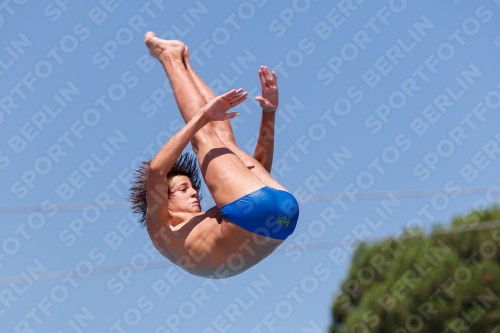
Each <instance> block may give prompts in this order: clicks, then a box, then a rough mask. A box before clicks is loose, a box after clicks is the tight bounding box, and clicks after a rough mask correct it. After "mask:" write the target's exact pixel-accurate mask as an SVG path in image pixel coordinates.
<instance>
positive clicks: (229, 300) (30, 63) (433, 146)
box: [0, 0, 500, 333]
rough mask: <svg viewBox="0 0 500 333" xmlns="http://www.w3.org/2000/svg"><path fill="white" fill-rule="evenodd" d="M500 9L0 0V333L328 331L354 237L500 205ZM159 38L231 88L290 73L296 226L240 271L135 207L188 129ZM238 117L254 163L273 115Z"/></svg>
mask: <svg viewBox="0 0 500 333" xmlns="http://www.w3.org/2000/svg"><path fill="white" fill-rule="evenodd" d="M171 6H173V7H171ZM498 16H500V5H499V4H498V1H486V0H482V1H460V0H457V1H440V2H437V1H415V0H399V1H394V0H390V1H389V0H387V1H361V0H358V1H354V0H353V1H333V2H330V1H312V0H311V1H309V0H302V1H295V0H294V1H280V2H277V1H275V2H271V1H266V0H251V1H250V0H249V1H242V2H232V1H225V2H222V3H221V2H218V3H217V4H213V3H211V2H208V1H204V0H199V1H187V2H182V3H181V2H176V3H175V4H173V5H172V4H169V3H167V2H166V1H161V0H154V1H153V0H151V1H141V2H123V1H118V0H116V1H111V0H109V1H108V0H106V1H104V0H103V1H100V2H84V3H83V2H82V3H80V2H75V1H68V0H66V1H64V0H58V1H52V2H51V1H26V3H24V4H22V1H17V2H16V1H2V5H1V6H0V31H1V33H0V35H1V37H0V133H1V138H2V139H1V140H0V174H1V178H0V182H1V186H0V197H1V198H2V201H1V203H0V205H1V206H2V214H0V220H1V229H0V230H1V231H0V281H1V282H0V323H1V324H0V326H1V331H2V332H9V333H10V332H56V333H58V332H64V333H66V332H158V333H159V332H205V333H210V332H266V333H267V332H319V331H322V332H324V331H326V330H327V327H328V326H329V325H330V323H331V316H330V306H331V305H332V303H333V296H334V294H335V293H336V292H337V291H338V288H339V285H340V283H341V281H342V280H343V279H344V278H345V277H346V275H347V269H348V266H349V262H350V254H351V251H352V249H353V248H354V246H355V244H356V242H357V241H359V240H363V239H370V240H374V239H378V238H380V237H383V236H386V235H392V234H396V233H397V232H398V231H400V230H402V229H404V228H406V227H414V226H420V227H423V228H425V229H426V230H428V229H429V228H430V227H431V226H432V225H433V224H437V223H441V224H447V223H448V222H449V221H450V219H451V218H452V217H453V216H455V215H457V214H463V213H466V212H468V211H470V210H471V209H472V207H473V206H474V205H479V204H486V205H490V204H492V203H493V202H495V201H497V200H498V197H499V193H500V191H499V190H498V189H499V186H500V178H499V177H500V175H499V173H498V170H499V166H500V162H499V155H500V151H499V149H498V146H499V145H500V134H499V133H498V129H497V127H498V124H499V121H500V115H499V112H498V110H499V108H500V85H499V83H500V68H499V67H498V59H499V55H500V35H499V31H500V30H499V22H500V21H499V20H498ZM148 30H152V31H155V32H156V33H157V35H159V36H163V37H165V38H175V39H181V40H182V41H184V42H185V43H186V45H188V46H189V48H190V51H191V54H192V63H193V66H194V67H195V69H196V70H197V71H198V72H199V74H200V76H201V77H202V78H203V79H204V80H206V81H207V82H208V83H209V84H210V86H211V87H212V88H213V89H214V90H216V91H217V92H218V93H220V92H222V91H223V90H225V89H229V88H236V87H243V88H244V89H246V90H249V91H250V92H251V94H252V95H256V94H259V90H260V86H259V80H258V75H257V70H258V68H259V66H260V65H267V66H269V67H270V68H271V69H274V70H275V71H276V72H277V74H278V77H279V88H280V108H279V110H278V116H277V135H276V145H275V147H276V149H275V159H274V169H273V175H274V176H275V178H276V179H278V180H279V181H280V182H281V183H282V184H283V185H284V186H285V187H287V188H288V189H289V190H290V191H291V192H293V193H295V194H296V195H297V197H298V198H299V199H300V201H301V211H300V220H299V223H298V225H297V228H296V230H295V233H294V234H293V235H292V236H290V237H289V238H288V239H287V241H286V242H285V243H284V244H283V245H282V246H281V247H280V248H279V249H278V250H277V251H276V253H275V254H273V255H271V256H270V257H269V258H267V259H265V260H264V261H263V262H261V263H260V264H258V265H257V266H255V267H253V268H252V269H250V270H249V271H247V272H245V273H244V274H241V275H239V276H237V277H234V278H230V279H228V280H224V281H219V280H216V281H212V280H205V279H201V278H198V277H193V276H190V275H186V274H184V273H182V271H181V270H180V269H178V268H177V267H175V266H173V265H171V264H170V263H169V262H168V261H167V260H166V259H163V258H162V257H161V256H160V255H159V254H158V253H157V252H156V251H155V250H154V249H152V245H151V242H150V240H149V237H148V235H147V233H146V231H145V230H143V229H140V228H139V227H138V226H137V224H136V223H135V221H136V217H135V216H133V215H131V214H130V212H129V210H128V209H127V207H126V204H125V201H126V197H127V194H128V187H129V181H130V175H131V170H132V169H133V168H135V167H136V166H137V165H138V162H139V161H141V160H143V159H147V158H150V157H151V156H152V154H153V153H154V152H156V151H158V149H159V148H160V146H161V145H162V143H163V142H165V140H167V139H168V138H169V137H170V136H171V135H172V134H173V133H174V132H175V131H176V130H178V129H179V128H180V126H181V125H182V119H181V117H180V115H179V113H178V110H177V108H176V105H175V101H174V98H173V95H172V93H171V91H170V87H169V85H168V83H167V82H166V81H165V75H164V73H163V70H162V68H161V67H160V66H159V64H158V63H155V62H151V60H152V58H150V57H149V55H148V53H147V49H146V48H145V47H144V45H143V41H142V39H143V35H144V33H145V32H146V31H148ZM239 112H240V114H241V115H240V117H239V118H237V119H235V120H234V121H233V127H234V129H235V133H236V138H237V141H238V143H239V144H240V146H242V147H243V148H244V149H245V150H247V151H249V152H252V150H253V148H254V145H255V138H256V134H257V130H258V126H259V123H260V110H259V107H258V105H256V103H255V102H254V101H252V100H251V99H249V100H248V101H247V102H246V103H245V104H244V106H242V107H240V108H239ZM188 149H189V148H188ZM418 190H433V191H431V192H426V193H424V195H421V194H422V192H417V191H418ZM404 191H408V192H404ZM474 191H475V192H474ZM471 192H474V193H476V194H473V195H466V194H468V193H471ZM353 193H354V194H353ZM355 193H357V195H358V197H357V199H354V198H355V196H356V194H355ZM366 193H371V194H368V195H367V194H366ZM204 194H205V201H204V202H203V207H204V208H207V207H209V206H210V205H212V204H213V200H212V199H211V198H210V196H209V193H208V191H207V190H206V188H205V190H204ZM391 197H392V199H390V198H391ZM389 200H391V201H390V202H391V204H390V205H389V206H388V205H387V202H388V201H389ZM105 201H108V202H109V201H112V202H113V205H111V206H110V205H106V204H103V203H102V202H105ZM384 203H385V204H384ZM477 207H481V206H477ZM332 212H335V213H336V215H335V216H334V215H333V213H332ZM329 216H330V218H331V219H330V220H328V217H329ZM318 243H320V244H323V245H324V244H326V245H325V246H322V247H321V246H318ZM314 244H316V245H314ZM307 328H309V330H307Z"/></svg>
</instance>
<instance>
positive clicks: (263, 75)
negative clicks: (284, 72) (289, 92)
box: [259, 66, 278, 88]
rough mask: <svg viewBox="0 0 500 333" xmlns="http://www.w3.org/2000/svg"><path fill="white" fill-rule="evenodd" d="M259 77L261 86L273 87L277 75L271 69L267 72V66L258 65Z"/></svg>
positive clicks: (276, 80)
mask: <svg viewBox="0 0 500 333" xmlns="http://www.w3.org/2000/svg"><path fill="white" fill-rule="evenodd" d="M259 78H260V83H261V85H262V87H263V88H264V87H274V86H276V85H277V84H278V77H277V76H276V73H275V72H274V71H273V72H272V73H271V72H269V68H267V66H260V69H259Z"/></svg>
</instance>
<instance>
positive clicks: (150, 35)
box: [144, 31, 156, 44]
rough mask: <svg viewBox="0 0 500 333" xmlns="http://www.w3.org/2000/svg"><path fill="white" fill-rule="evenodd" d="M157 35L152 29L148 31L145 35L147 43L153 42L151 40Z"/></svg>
mask: <svg viewBox="0 0 500 333" xmlns="http://www.w3.org/2000/svg"><path fill="white" fill-rule="evenodd" d="M155 37H156V34H155V33H154V32H152V31H148V32H146V34H145V35H144V42H145V43H146V44H151V42H152V41H153V39H154V38H155Z"/></svg>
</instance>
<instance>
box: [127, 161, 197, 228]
mask: <svg viewBox="0 0 500 333" xmlns="http://www.w3.org/2000/svg"><path fill="white" fill-rule="evenodd" d="M150 163H151V160H149V161H144V162H142V166H141V167H140V168H139V169H137V170H135V176H134V180H133V182H132V185H133V186H132V187H131V188H130V195H129V198H128V199H129V202H130V203H131V204H132V211H133V212H134V213H137V214H139V221H138V222H139V224H140V225H141V226H143V227H144V226H146V209H147V207H148V203H147V201H146V193H147V190H148V173H149V164H150ZM175 176H186V177H188V178H189V180H191V185H192V186H193V188H194V189H195V190H196V192H198V201H200V202H201V194H200V188H201V178H200V173H199V169H198V161H197V158H196V156H194V155H193V154H191V153H184V154H182V155H181V156H179V158H178V159H177V161H175V164H174V165H173V166H172V168H171V169H170V171H169V172H168V173H167V179H171V178H173V177H175ZM171 189H172V186H170V184H169V185H168V197H169V198H170V195H171V194H172V193H171V192H170V191H171Z"/></svg>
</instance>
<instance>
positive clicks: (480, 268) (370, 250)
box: [330, 205, 500, 333]
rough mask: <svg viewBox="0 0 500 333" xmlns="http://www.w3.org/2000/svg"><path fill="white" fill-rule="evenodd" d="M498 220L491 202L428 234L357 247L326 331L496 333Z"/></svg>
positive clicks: (499, 310)
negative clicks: (483, 207) (330, 323)
mask: <svg viewBox="0 0 500 333" xmlns="http://www.w3.org/2000/svg"><path fill="white" fill-rule="evenodd" d="M490 221H497V222H490ZM498 221H500V210H499V208H498V206H496V205H495V206H493V207H492V208H491V209H488V210H484V211H473V212H472V213H470V214H469V215H467V216H460V217H456V218H454V219H453V221H452V226H451V227H450V228H451V229H450V228H446V229H445V228H442V227H435V228H434V229H433V232H432V233H431V235H428V236H426V235H423V234H422V231H421V230H407V231H406V232H405V234H404V235H402V236H401V237H398V238H397V239H395V238H391V239H386V240H385V241H382V242H379V243H375V244H366V243H362V244H360V245H359V246H358V248H357V250H356V252H355V254H354V256H353V261H352V264H351V267H350V269H349V273H348V275H349V276H348V278H347V280H346V281H344V282H343V283H342V288H341V292H340V294H338V295H336V296H335V300H334V305H333V307H332V316H333V324H332V326H331V327H330V333H350V332H354V333H367V332H374V333H375V332H379V333H382V332H383V333H415V332H426V333H455V332H484V333H500V300H499V298H500V224H498ZM495 223H496V226H495ZM481 229H483V230H481ZM450 231H452V232H450Z"/></svg>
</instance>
